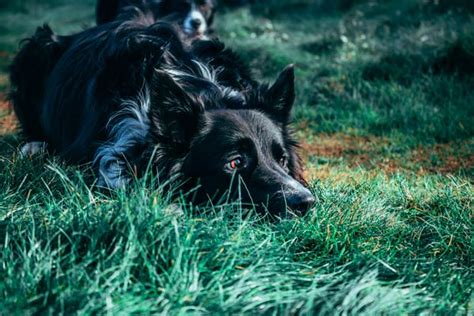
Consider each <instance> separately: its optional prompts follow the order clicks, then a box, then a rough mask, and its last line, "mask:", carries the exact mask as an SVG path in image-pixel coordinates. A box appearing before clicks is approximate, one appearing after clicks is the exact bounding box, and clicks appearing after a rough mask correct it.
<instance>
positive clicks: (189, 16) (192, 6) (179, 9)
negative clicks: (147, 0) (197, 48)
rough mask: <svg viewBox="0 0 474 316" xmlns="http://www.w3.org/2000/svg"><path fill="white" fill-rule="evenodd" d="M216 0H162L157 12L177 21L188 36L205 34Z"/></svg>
mask: <svg viewBox="0 0 474 316" xmlns="http://www.w3.org/2000/svg"><path fill="white" fill-rule="evenodd" d="M216 7H217V3H216V0H162V1H160V2H159V8H160V9H159V14H160V15H163V16H168V17H169V18H171V19H172V20H174V21H175V22H177V23H179V24H180V25H181V27H182V30H183V32H184V33H185V34H186V35H187V36H189V37H197V36H202V35H204V34H206V33H207V32H208V30H209V27H210V26H211V24H212V22H213V20H214V14H215V11H216Z"/></svg>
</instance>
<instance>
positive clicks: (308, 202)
mask: <svg viewBox="0 0 474 316" xmlns="http://www.w3.org/2000/svg"><path fill="white" fill-rule="evenodd" d="M314 203H315V199H314V196H313V194H311V192H310V191H309V190H308V189H305V190H302V191H299V192H296V193H293V194H290V195H288V196H287V198H286V204H287V205H288V207H289V208H290V209H291V210H293V211H296V212H298V213H300V214H301V215H304V214H306V213H307V212H308V211H309V209H310V208H311V207H312V206H313V205H314Z"/></svg>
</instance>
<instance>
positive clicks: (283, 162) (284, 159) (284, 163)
mask: <svg viewBox="0 0 474 316" xmlns="http://www.w3.org/2000/svg"><path fill="white" fill-rule="evenodd" d="M278 163H279V164H280V166H282V167H283V168H286V167H287V165H288V158H287V157H285V156H283V157H281V158H280V160H279V161H278Z"/></svg>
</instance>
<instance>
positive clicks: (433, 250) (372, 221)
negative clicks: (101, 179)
mask: <svg viewBox="0 0 474 316" xmlns="http://www.w3.org/2000/svg"><path fill="white" fill-rule="evenodd" d="M0 7H1V8H2V9H1V11H0V19H1V20H2V21H3V22H4V23H2V29H1V30H0V71H2V73H0V89H1V90H0V91H3V92H5V93H6V92H7V89H8V80H7V79H6V78H7V77H6V71H7V65H8V64H9V62H10V61H11V58H12V56H13V55H14V52H15V49H16V47H17V42H18V41H19V40H20V39H21V38H22V37H24V36H26V35H28V34H30V33H31V32H33V31H34V29H35V27H36V26H38V25H40V24H42V23H43V22H45V21H48V22H50V23H51V24H52V25H53V28H54V29H56V30H57V31H58V32H61V33H68V32H72V31H75V30H78V29H81V28H82V27H83V26H84V25H87V24H89V25H91V24H92V19H93V1H84V2H81V3H76V2H73V1H69V0H54V1H53V0H49V1H48V2H46V1H41V2H39V1H38V2H35V1H33V0H23V1H19V0H17V1H12V2H8V3H1V2H0ZM69 12H74V14H72V15H71V14H68V13H69ZM472 12H473V7H472V5H471V4H470V3H469V2H465V3H464V2H463V1H436V2H435V1H433V2H432V1H420V2H416V1H408V0H406V1H386V2H383V3H382V2H380V3H379V2H370V3H369V2H366V1H361V0H359V1H336V2H327V3H326V2H324V1H309V0H306V1H304V0H285V1H276V0H268V1H265V2H262V4H259V3H257V4H254V5H251V6H248V5H244V6H240V7H224V8H223V9H222V11H221V14H220V15H219V17H218V21H219V22H220V23H219V24H218V26H217V27H218V29H219V32H220V34H221V37H222V38H223V39H224V40H225V41H226V42H227V43H229V45H230V46H232V47H234V48H236V49H237V50H238V51H239V52H241V54H242V55H243V57H244V58H245V59H246V60H247V61H248V62H250V63H251V64H252V65H253V66H254V68H255V72H256V74H257V76H258V77H260V78H262V79H267V80H270V79H271V78H273V77H274V76H275V75H276V73H277V72H278V71H279V70H280V69H281V68H283V67H284V66H285V65H286V64H288V63H296V65H297V76H298V107H297V109H296V112H295V115H296V122H295V128H296V130H297V135H298V137H299V138H300V140H301V142H302V146H303V151H304V153H303V156H304V158H305V161H306V166H307V175H308V178H309V179H311V181H310V183H311V184H310V186H311V190H312V191H313V192H314V193H315V195H316V197H317V205H316V206H315V208H314V210H313V211H312V212H311V213H310V214H309V215H307V216H306V217H304V218H295V219H286V220H282V221H279V222H269V221H268V220H266V219H265V218H261V217H260V216H259V215H257V214H253V213H252V212H245V211H244V210H241V209H240V208H239V206H238V205H224V206H215V207H206V208H201V209H197V208H193V207H192V206H189V205H185V204H183V203H180V202H179V201H174V200H172V199H171V197H170V195H171V193H170V192H168V191H167V190H165V189H158V190H151V189H150V188H151V187H153V185H152V184H153V183H155V182H156V181H157V180H156V179H150V178H145V179H141V180H137V181H136V183H135V184H134V185H133V187H132V188H129V189H128V190H126V191H117V192H113V193H111V194H104V193H101V192H98V191H96V190H94V189H93V188H92V186H91V172H90V170H89V169H88V168H87V167H70V166H65V165H64V163H63V162H61V161H60V160H58V159H56V158H54V157H36V158H34V159H20V158H19V157H18V153H17V151H16V148H17V147H18V146H19V144H20V143H21V136H19V134H18V133H17V132H16V130H15V128H14V127H15V120H14V116H13V115H12V113H11V110H9V105H8V103H7V102H3V103H1V105H0V122H2V124H1V126H0V133H1V136H0V137H1V139H0V142H1V143H2V145H1V146H0V258H1V260H0V262H1V265H0V302H1V304H0V314H24V313H26V314H32V313H55V314H56V313H80V314H95V313H121V314H131V313H167V314H178V313H213V314H217V313H219V314H220V313H225V314H231V313H249V314H253V313H265V314H270V313H272V314H274V313H275V314H295V313H301V314H313V313H319V314H330V315H332V314H368V315H372V314H415V313H416V314H418V313H425V314H428V313H429V314H433V313H434V314H472V312H473V306H474V305H473V304H474V294H473V284H474V271H473V270H474V268H473V258H474V251H473V250H474V243H473V238H472V236H473V234H474V231H473V222H474V221H473V220H474V211H473V202H474V194H473V193H474V192H473V191H474V190H473V176H474V171H473V170H474V168H473V165H474V152H473V145H474V143H473V141H474V138H473V132H474V131H473V126H474V124H473V122H474V120H473V116H474V112H473V111H474V110H473V109H474V108H473V107H472V103H473V101H474V89H473V86H474V82H473V79H472V73H473V70H474V67H473V60H474V59H473V58H472V57H473V56H474V50H473V43H474V41H473V38H474V35H473V32H472V30H473V29H474V28H473V26H474V24H473V23H474V18H473V15H472ZM1 78H4V79H1Z"/></svg>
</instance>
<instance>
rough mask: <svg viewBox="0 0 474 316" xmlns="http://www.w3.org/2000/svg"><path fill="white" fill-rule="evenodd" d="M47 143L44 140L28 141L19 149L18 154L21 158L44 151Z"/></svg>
mask: <svg viewBox="0 0 474 316" xmlns="http://www.w3.org/2000/svg"><path fill="white" fill-rule="evenodd" d="M47 148H48V144H47V143H45V142H29V143H26V144H25V145H23V147H21V149H20V156H21V157H23V158H27V157H32V156H35V155H40V154H44V153H46V151H47Z"/></svg>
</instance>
